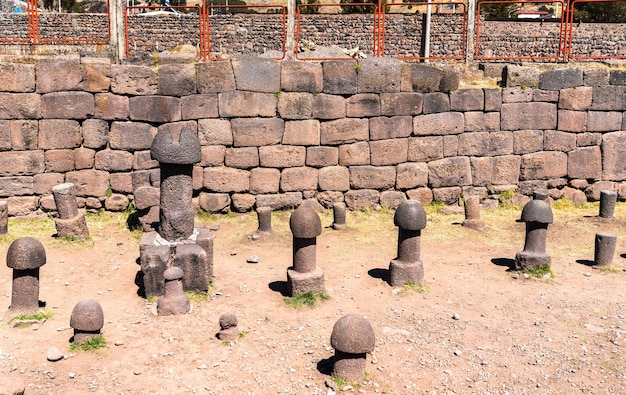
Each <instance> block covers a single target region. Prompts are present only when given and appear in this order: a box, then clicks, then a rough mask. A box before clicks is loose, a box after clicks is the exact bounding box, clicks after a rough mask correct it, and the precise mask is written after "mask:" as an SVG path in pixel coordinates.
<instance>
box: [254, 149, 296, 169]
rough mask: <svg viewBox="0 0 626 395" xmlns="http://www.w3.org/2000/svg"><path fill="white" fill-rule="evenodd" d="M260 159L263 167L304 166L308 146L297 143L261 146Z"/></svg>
mask: <svg viewBox="0 0 626 395" xmlns="http://www.w3.org/2000/svg"><path fill="white" fill-rule="evenodd" d="M259 160H260V163H261V166H262V167H277V168H285V167H296V166H304V163H305V160H306V148H305V147H301V146H296V145H269V146H264V147H259Z"/></svg>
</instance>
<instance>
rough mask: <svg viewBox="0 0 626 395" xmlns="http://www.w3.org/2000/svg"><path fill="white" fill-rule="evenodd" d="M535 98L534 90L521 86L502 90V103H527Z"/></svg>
mask: <svg viewBox="0 0 626 395" xmlns="http://www.w3.org/2000/svg"><path fill="white" fill-rule="evenodd" d="M532 100H533V90H532V89H526V88H520V87H519V86H516V87H512V88H504V89H503V90H502V103H527V102H531V101H532Z"/></svg>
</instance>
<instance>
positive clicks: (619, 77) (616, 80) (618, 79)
mask: <svg viewBox="0 0 626 395" xmlns="http://www.w3.org/2000/svg"><path fill="white" fill-rule="evenodd" d="M609 84H611V85H626V73H624V71H623V70H611V71H610V72H609Z"/></svg>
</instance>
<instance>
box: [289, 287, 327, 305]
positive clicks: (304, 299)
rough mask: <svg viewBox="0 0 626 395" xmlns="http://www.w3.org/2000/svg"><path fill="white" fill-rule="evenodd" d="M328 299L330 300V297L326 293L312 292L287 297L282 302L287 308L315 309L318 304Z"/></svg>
mask: <svg viewBox="0 0 626 395" xmlns="http://www.w3.org/2000/svg"><path fill="white" fill-rule="evenodd" d="M328 299H330V297H329V296H328V294H326V293H321V294H316V293H314V292H313V291H309V292H301V293H299V294H295V295H294V296H292V297H289V296H287V297H285V298H284V299H283V301H284V302H285V304H286V305H287V306H289V307H292V308H294V309H299V308H302V307H304V306H307V307H315V305H316V304H317V303H318V302H323V301H326V300H328Z"/></svg>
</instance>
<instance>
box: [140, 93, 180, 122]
mask: <svg viewBox="0 0 626 395" xmlns="http://www.w3.org/2000/svg"><path fill="white" fill-rule="evenodd" d="M128 106H129V111H130V119H131V120H133V121H146V122H156V123H164V122H176V121H180V120H181V118H182V115H181V111H180V99H179V98H177V97H168V96H136V97H131V98H130V100H129V102H128Z"/></svg>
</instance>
